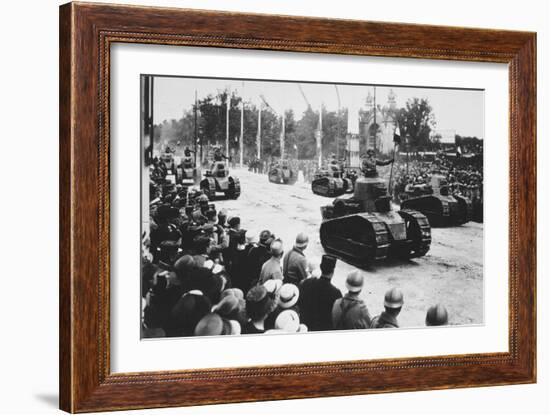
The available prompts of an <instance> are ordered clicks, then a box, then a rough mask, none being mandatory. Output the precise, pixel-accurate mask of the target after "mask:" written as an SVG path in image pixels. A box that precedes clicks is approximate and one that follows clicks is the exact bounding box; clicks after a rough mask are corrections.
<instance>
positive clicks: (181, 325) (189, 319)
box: [165, 290, 212, 337]
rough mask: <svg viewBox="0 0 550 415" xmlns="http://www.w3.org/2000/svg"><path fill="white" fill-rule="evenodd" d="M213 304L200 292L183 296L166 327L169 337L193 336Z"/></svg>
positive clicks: (196, 291)
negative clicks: (198, 324)
mask: <svg viewBox="0 0 550 415" xmlns="http://www.w3.org/2000/svg"><path fill="white" fill-rule="evenodd" d="M211 308H212V304H211V302H210V300H209V299H208V297H206V296H204V295H203V294H202V292H201V291H199V290H191V291H189V292H187V293H185V294H183V295H182V296H181V297H180V298H179V299H178V301H177V302H176V303H175V304H174V306H173V307H172V309H171V311H170V317H169V320H168V323H167V325H166V328H165V330H166V335H167V336H169V337H181V336H193V334H194V331H195V327H196V325H197V323H198V322H199V321H200V320H201V319H202V318H203V317H204V316H205V315H206V314H208V313H209V312H210V309H211Z"/></svg>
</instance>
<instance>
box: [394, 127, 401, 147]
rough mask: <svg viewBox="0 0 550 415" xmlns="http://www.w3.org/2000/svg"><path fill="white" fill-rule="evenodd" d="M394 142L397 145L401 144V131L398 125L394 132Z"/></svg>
mask: <svg viewBox="0 0 550 415" xmlns="http://www.w3.org/2000/svg"><path fill="white" fill-rule="evenodd" d="M393 142H394V144H395V145H399V144H401V131H400V130H399V124H397V127H396V128H395V131H394V132H393Z"/></svg>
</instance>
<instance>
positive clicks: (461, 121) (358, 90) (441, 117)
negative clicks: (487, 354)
mask: <svg viewBox="0 0 550 415" xmlns="http://www.w3.org/2000/svg"><path fill="white" fill-rule="evenodd" d="M300 87H301V88H302V91H303V92H304V95H305V97H306V99H307V101H308V102H309V103H310V104H311V106H312V107H313V108H314V109H317V108H319V107H320V106H321V105H323V106H324V107H325V108H326V109H327V110H328V111H333V110H337V109H338V96H337V91H338V94H339V96H340V104H341V107H342V108H350V107H356V106H357V105H360V106H361V107H366V104H365V101H366V97H367V95H368V93H369V92H370V93H371V95H374V86H372V85H349V84H338V85H337V87H335V85H334V84H318V83H306V82H300V83H298V82H288V81H287V82H279V81H251V80H244V81H243V80H228V79H208V78H185V77H155V86H154V88H155V90H154V105H155V106H154V118H155V119H154V122H155V123H156V124H158V123H161V122H162V121H164V120H170V119H179V118H180V117H181V116H182V115H183V112H184V111H186V110H190V109H192V106H193V103H194V100H195V90H196V91H197V96H198V99H199V100H200V99H201V98H204V97H205V96H207V95H208V94H213V95H214V94H215V93H216V92H217V91H218V90H220V91H222V90H224V89H226V88H229V89H231V90H235V91H238V94H239V95H241V96H244V97H245V102H250V103H253V104H255V105H259V104H260V103H261V98H260V96H261V95H263V97H264V98H265V100H266V101H267V102H268V103H269V105H270V106H271V107H272V108H273V109H274V110H275V111H276V112H277V113H279V114H282V112H283V111H284V110H288V109H292V110H293V111H294V114H295V117H296V119H299V118H300V116H301V114H302V113H303V112H304V111H305V110H306V108H307V103H306V101H305V99H304V97H303V96H302V93H301V92H300ZM390 90H393V92H394V94H395V95H396V103H397V106H398V107H403V106H404V105H405V102H406V101H407V100H408V99H409V98H412V97H418V98H427V99H428V100H429V102H430V105H431V106H432V112H433V114H434V116H435V121H436V127H435V129H436V130H444V131H449V130H454V131H455V132H456V134H459V135H461V136H476V137H478V138H483V137H484V136H485V134H484V92H483V91H480V90H461V89H436V88H418V87H403V86H376V103H377V105H381V106H384V105H386V103H387V100H388V93H389V92H390Z"/></svg>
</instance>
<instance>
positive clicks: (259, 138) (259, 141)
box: [256, 104, 262, 159]
mask: <svg viewBox="0 0 550 415" xmlns="http://www.w3.org/2000/svg"><path fill="white" fill-rule="evenodd" d="M256 148H257V157H258V159H260V157H261V155H262V104H260V105H259V106H258V134H257V135H256Z"/></svg>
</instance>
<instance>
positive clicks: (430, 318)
mask: <svg viewBox="0 0 550 415" xmlns="http://www.w3.org/2000/svg"><path fill="white" fill-rule="evenodd" d="M447 324H449V315H448V313H447V309H446V308H445V306H443V305H442V304H436V305H434V306H432V307H430V308H429V309H428V312H427V313H426V326H446V325H447Z"/></svg>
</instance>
